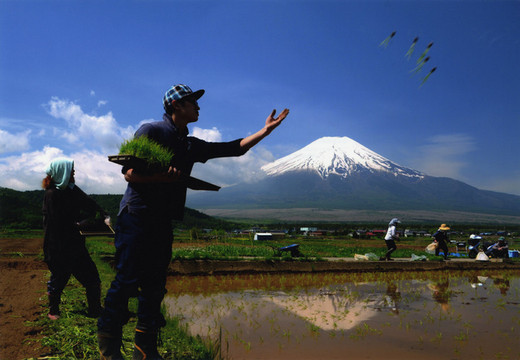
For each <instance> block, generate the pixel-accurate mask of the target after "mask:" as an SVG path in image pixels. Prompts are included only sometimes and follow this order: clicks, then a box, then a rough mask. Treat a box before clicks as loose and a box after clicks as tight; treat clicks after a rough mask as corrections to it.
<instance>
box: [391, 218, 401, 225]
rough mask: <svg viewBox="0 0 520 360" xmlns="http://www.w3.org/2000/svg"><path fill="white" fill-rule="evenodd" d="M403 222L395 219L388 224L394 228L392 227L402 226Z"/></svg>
mask: <svg viewBox="0 0 520 360" xmlns="http://www.w3.org/2000/svg"><path fill="white" fill-rule="evenodd" d="M400 223H401V221H400V220H399V219H398V218H393V219H392V220H390V222H389V223H388V226H392V225H397V224H400Z"/></svg>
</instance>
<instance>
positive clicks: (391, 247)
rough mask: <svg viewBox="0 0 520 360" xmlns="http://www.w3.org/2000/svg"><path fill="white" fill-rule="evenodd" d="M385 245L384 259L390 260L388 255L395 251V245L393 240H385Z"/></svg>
mask: <svg viewBox="0 0 520 360" xmlns="http://www.w3.org/2000/svg"><path fill="white" fill-rule="evenodd" d="M385 243H386V248H387V249H388V251H387V252H386V254H385V257H386V258H387V259H390V255H391V254H392V253H393V252H394V251H395V250H396V249H397V245H395V241H394V240H385Z"/></svg>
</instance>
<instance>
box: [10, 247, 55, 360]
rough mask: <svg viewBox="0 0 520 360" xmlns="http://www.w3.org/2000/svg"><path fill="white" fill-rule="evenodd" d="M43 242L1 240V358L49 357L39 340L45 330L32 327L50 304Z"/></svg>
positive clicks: (14, 359)
mask: <svg viewBox="0 0 520 360" xmlns="http://www.w3.org/2000/svg"><path fill="white" fill-rule="evenodd" d="M41 248H42V239H38V238H36V239H23V240H19V239H0V249H1V254H2V255H1V256H0V332H1V333H0V359H2V360H4V359H5V360H17V359H26V358H33V357H34V358H37V357H40V356H42V355H45V353H46V352H47V350H46V349H42V348H41V347H40V344H39V342H38V341H36V340H37V339H39V338H41V336H42V335H41V332H42V329H40V328H37V327H33V326H28V325H27V322H28V321H35V320H37V319H38V317H39V316H40V314H41V313H42V311H44V310H45V308H44V307H42V305H45V304H46V293H45V289H46V281H47V279H46V275H47V272H48V271H47V266H46V265H45V263H43V261H41V260H40V259H38V253H39V252H40V250H41Z"/></svg>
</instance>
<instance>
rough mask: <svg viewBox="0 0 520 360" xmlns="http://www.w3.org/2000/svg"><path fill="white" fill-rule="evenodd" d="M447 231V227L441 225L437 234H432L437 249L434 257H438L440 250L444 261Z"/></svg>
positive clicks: (446, 247) (446, 258)
mask: <svg viewBox="0 0 520 360" xmlns="http://www.w3.org/2000/svg"><path fill="white" fill-rule="evenodd" d="M448 230H450V228H449V226H447V225H446V224H441V226H440V227H439V229H438V230H437V232H435V234H433V241H435V242H436V243H437V247H436V248H435V256H439V253H440V250H442V252H443V254H444V260H449V259H448Z"/></svg>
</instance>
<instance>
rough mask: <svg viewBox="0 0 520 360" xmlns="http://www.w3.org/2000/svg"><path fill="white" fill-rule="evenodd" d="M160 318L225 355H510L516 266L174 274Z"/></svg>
mask: <svg viewBox="0 0 520 360" xmlns="http://www.w3.org/2000/svg"><path fill="white" fill-rule="evenodd" d="M167 287H168V294H167V296H166V298H165V306H166V312H167V314H168V316H170V317H175V318H180V319H181V322H182V323H183V324H186V325H187V327H188V328H189V329H190V332H191V333H192V334H197V335H200V336H202V337H204V338H208V339H212V340H213V341H220V343H221V347H220V349H221V350H220V351H221V352H222V353H221V354H220V356H222V357H223V358H228V359H320V358H323V359H339V358H341V359H345V358H349V359H518V358H519V357H520V340H519V338H520V306H519V305H520V271H516V270H514V271H510V270H507V271H500V272H497V271H489V272H484V271H483V272H475V271H471V272H455V273H449V272H446V271H442V272H398V273H396V272H393V273H363V274H342V273H313V274H259V275H233V276H175V277H170V278H169V281H168V286H167Z"/></svg>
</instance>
